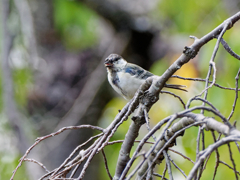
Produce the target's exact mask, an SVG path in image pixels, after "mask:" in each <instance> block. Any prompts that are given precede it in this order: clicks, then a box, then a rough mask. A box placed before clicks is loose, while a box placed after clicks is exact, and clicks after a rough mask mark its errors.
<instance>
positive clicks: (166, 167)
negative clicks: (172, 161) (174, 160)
mask: <svg viewBox="0 0 240 180" xmlns="http://www.w3.org/2000/svg"><path fill="white" fill-rule="evenodd" d="M167 169H168V166H167V164H166V165H165V168H164V170H163V175H162V179H161V180H164V179H165V174H166V172H167Z"/></svg>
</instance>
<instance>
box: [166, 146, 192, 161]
mask: <svg viewBox="0 0 240 180" xmlns="http://www.w3.org/2000/svg"><path fill="white" fill-rule="evenodd" d="M168 150H169V151H172V152H174V153H176V154H178V155H180V156H182V157H183V158H184V159H187V160H189V161H190V162H191V163H193V164H194V161H193V160H191V159H190V158H189V157H187V156H185V155H183V154H182V153H180V152H178V151H175V150H173V149H171V148H169V149H168Z"/></svg>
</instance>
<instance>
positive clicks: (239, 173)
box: [219, 161, 240, 175]
mask: <svg viewBox="0 0 240 180" xmlns="http://www.w3.org/2000/svg"><path fill="white" fill-rule="evenodd" d="M219 163H221V164H223V165H225V166H227V167H228V168H229V169H232V170H234V169H233V168H232V167H231V166H229V165H228V164H227V163H225V162H223V161H219ZM235 172H236V173H238V175H240V172H239V171H235Z"/></svg>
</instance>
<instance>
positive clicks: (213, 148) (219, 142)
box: [187, 135, 240, 180]
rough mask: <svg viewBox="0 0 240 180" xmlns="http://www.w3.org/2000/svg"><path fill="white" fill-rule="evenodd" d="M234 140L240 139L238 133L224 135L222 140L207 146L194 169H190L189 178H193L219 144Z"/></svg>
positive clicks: (189, 179) (188, 179)
mask: <svg viewBox="0 0 240 180" xmlns="http://www.w3.org/2000/svg"><path fill="white" fill-rule="evenodd" d="M233 141H240V136H239V135H238V136H237V135H233V136H228V137H224V138H223V139H221V140H220V141H217V142H216V143H214V144H212V145H210V146H209V147H208V148H206V149H205V150H204V151H202V152H201V154H200V157H199V159H198V161H196V163H195V165H194V166H193V168H192V170H191V171H190V173H189V175H188V177H187V180H191V179H193V177H194V175H195V173H196V171H197V169H198V168H199V166H200V165H201V163H202V162H204V160H205V159H206V158H207V157H208V156H209V155H210V154H211V153H212V152H213V151H214V150H215V149H217V148H218V147H219V146H222V145H224V144H227V143H229V142H233Z"/></svg>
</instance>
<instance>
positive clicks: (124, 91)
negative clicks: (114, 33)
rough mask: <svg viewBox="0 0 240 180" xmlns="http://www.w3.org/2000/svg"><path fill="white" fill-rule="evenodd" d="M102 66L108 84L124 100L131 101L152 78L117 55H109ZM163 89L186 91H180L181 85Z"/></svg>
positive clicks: (168, 86)
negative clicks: (105, 71) (105, 69)
mask: <svg viewBox="0 0 240 180" xmlns="http://www.w3.org/2000/svg"><path fill="white" fill-rule="evenodd" d="M104 64H105V67H106V68H107V73H108V81H109V83H110V84H111V86H112V87H113V89H114V90H115V91H116V92H117V93H118V94H120V95H121V96H123V97H124V98H125V99H126V100H130V99H132V98H133V96H134V94H135V93H136V91H137V90H138V88H139V87H140V86H141V85H142V84H143V82H144V81H145V80H146V79H147V78H148V77H151V76H154V74H152V73H150V72H149V71H147V70H145V69H143V68H141V67H140V66H138V65H135V64H132V63H128V62H127V61H126V60H125V59H123V58H122V57H121V56H120V55H118V54H110V55H109V56H108V57H107V58H106V59H105V62H104ZM164 87H166V88H172V89H178V90H182V91H187V90H185V89H182V87H185V86H183V85H175V84H165V85H164Z"/></svg>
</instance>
